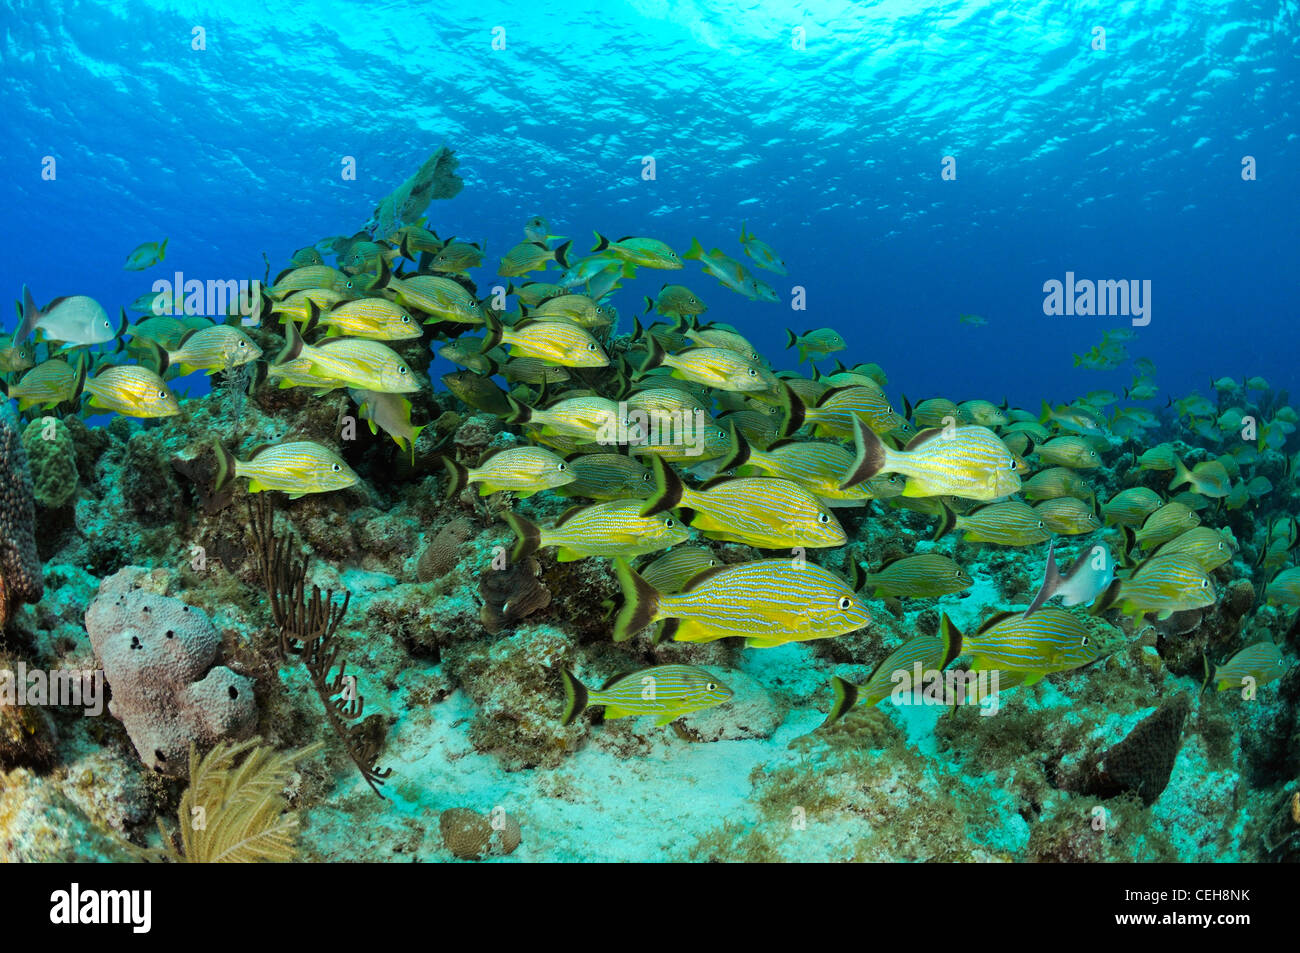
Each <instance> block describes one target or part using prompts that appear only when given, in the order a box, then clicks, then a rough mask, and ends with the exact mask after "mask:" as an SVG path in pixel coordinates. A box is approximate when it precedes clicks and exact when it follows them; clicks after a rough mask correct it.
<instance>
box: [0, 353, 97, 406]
mask: <svg viewBox="0 0 1300 953" xmlns="http://www.w3.org/2000/svg"><path fill="white" fill-rule="evenodd" d="M83 366H84V358H82V357H80V356H79V357H78V358H77V365H76V366H75V367H74V366H73V365H72V364H69V363H68V362H67V361H65V360H63V359H62V358H57V357H56V358H51V359H50V360H48V361H42V362H41V363H40V364H37V365H36V366H35V367H33V368H32V369H31V370H30V371H28V372H27V373H26V374H24V375H23V376H22V378H20V379H19V381H18V383H16V384H9V385H6V384H5V383H4V381H3V380H0V390H4V391H5V393H7V394H8V396H9V398H10V399H11V400H16V401H18V409H19V410H26V409H27V408H28V407H40V408H42V409H49V408H52V407H57V406H58V405H59V404H61V403H63V402H64V401H68V400H72V399H73V398H74V397H76V396H77V394H78V393H79V392H80V390H81V386H82V374H83V373H84V371H83V370H82V369H81V368H83Z"/></svg>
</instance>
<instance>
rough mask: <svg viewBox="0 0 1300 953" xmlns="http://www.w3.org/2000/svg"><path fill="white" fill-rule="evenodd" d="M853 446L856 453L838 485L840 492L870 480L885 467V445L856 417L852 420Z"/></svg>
mask: <svg viewBox="0 0 1300 953" xmlns="http://www.w3.org/2000/svg"><path fill="white" fill-rule="evenodd" d="M853 445H854V446H855V447H856V448H857V451H858V452H857V455H856V456H854V458H853V463H852V465H851V466H850V467H849V472H848V473H847V474H846V475H845V477H844V482H843V483H841V484H840V489H841V490H847V489H849V487H853V486H857V485H858V484H859V483H863V482H865V481H867V480H870V479H871V478H872V477H873V476H875V475H876V474H877V473H879V472H880V471H881V470H882V469H883V468H884V466H885V445H884V444H883V443H881V442H880V438H879V437H878V436H876V432H875V431H874V430H872V429H871V428H869V427H867V426H865V425H864V424H863V423H862V421H861V420H860V419H858V418H856V417H855V418H854V419H853Z"/></svg>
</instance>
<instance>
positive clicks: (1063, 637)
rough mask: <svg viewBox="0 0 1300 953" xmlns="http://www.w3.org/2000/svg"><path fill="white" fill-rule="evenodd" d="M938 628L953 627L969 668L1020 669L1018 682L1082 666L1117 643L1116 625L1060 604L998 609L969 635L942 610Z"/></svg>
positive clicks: (1119, 636)
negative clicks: (1029, 610) (1026, 610)
mask: <svg viewBox="0 0 1300 953" xmlns="http://www.w3.org/2000/svg"><path fill="white" fill-rule="evenodd" d="M941 628H944V629H946V628H952V629H953V630H954V633H955V634H954V635H953V636H952V638H953V640H954V641H958V642H959V643H960V644H961V646H962V650H961V652H962V654H963V655H970V656H971V657H972V659H973V662H972V664H971V671H972V672H980V671H990V670H1006V671H1009V672H1017V673H1023V674H1024V675H1025V678H1024V681H1023V682H1021V684H1024V685H1032V684H1034V683H1035V682H1037V681H1038V680H1039V679H1041V678H1042V677H1043V676H1044V675H1050V674H1052V673H1053V672H1066V671H1069V670H1071V669H1075V668H1082V667H1083V666H1085V665H1089V664H1091V663H1092V662H1095V661H1096V660H1097V659H1099V658H1101V657H1102V656H1104V655H1109V654H1110V653H1112V652H1114V651H1116V650H1117V649H1119V648H1120V646H1121V645H1122V644H1123V633H1121V632H1120V631H1119V630H1117V629H1114V628H1112V627H1110V626H1099V625H1097V624H1095V623H1093V624H1089V621H1088V620H1087V619H1086V617H1083V616H1080V615H1077V614H1075V613H1073V612H1070V611H1068V610H1066V609H1050V608H1048V609H1039V610H1038V611H1037V612H1035V613H1034V614H1033V615H1031V616H1029V617H1028V618H1025V617H1024V616H1022V615H1021V614H1020V613H1019V612H1016V611H1010V612H999V613H997V614H995V615H993V616H990V617H989V618H988V619H986V620H985V621H984V623H983V624H982V625H981V626H980V627H979V629H978V630H976V632H975V633H974V634H973V635H970V636H963V635H962V634H961V633H960V631H958V630H956V627H955V626H953V625H952V621H951V620H950V619H949V618H948V617H947V616H946V615H945V616H944V617H943V620H942V623H941Z"/></svg>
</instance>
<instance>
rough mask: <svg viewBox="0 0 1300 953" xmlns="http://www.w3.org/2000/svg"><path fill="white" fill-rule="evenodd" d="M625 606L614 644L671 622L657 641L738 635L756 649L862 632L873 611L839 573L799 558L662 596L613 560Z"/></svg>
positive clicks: (761, 564) (711, 574)
mask: <svg viewBox="0 0 1300 953" xmlns="http://www.w3.org/2000/svg"><path fill="white" fill-rule="evenodd" d="M614 566H615V572H616V573H617V575H618V581H619V585H620V586H621V587H622V589H623V597H624V603H623V608H622V610H621V611H620V612H619V614H618V618H617V619H616V621H615V623H614V640H615V641H617V642H622V641H625V640H627V639H630V638H631V637H632V636H633V635H635V634H636V633H637V632H640V631H641V630H642V629H644V628H646V627H647V626H649V625H651V624H653V623H655V622H658V621H660V620H666V624H665V625H664V627H663V629H662V630H661V632H660V633H659V635H658V636H657V638H656V641H658V640H659V639H662V638H667V637H671V638H673V639H675V640H676V641H678V642H712V641H714V640H715V639H725V638H729V637H732V636H738V637H741V638H744V639H745V640H746V644H747V645H748V646H749V647H750V648H772V647H773V646H777V645H784V644H785V643H787V642H806V641H809V640H811V639H829V638H833V637H834V636H837V635H843V634H844V633H846V632H852V631H854V630H855V629H860V628H862V627H863V626H864V625H866V624H867V622H868V620H869V619H870V613H869V612H868V611H867V606H866V604H865V603H864V602H863V601H862V599H861V598H860V597H859V596H858V594H857V593H856V592H854V591H853V589H852V588H851V587H850V586H849V584H848V583H847V582H846V581H845V580H844V578H843V577H842V576H840V575H838V574H837V573H833V572H830V571H829V570H826V569H822V568H821V567H820V566H818V565H816V564H815V563H810V562H806V561H804V560H798V559H760V560H757V561H756V562H749V563H736V564H732V565H728V566H718V567H716V568H714V569H710V570H707V571H706V572H703V573H700V574H699V575H698V576H696V577H695V578H694V579H692V580H691V581H690V582H689V583H688V584H687V586H686V589H685V590H684V591H683V592H681V593H678V594H676V595H671V594H668V593H665V592H660V591H659V590H657V589H655V588H654V587H653V586H651V585H650V584H649V583H647V582H646V581H645V580H644V579H642V578H641V576H639V575H638V574H637V573H636V572H635V571H634V570H633V569H632V567H631V566H629V565H628V564H627V562H626V561H624V560H622V559H618V560H615V561H614Z"/></svg>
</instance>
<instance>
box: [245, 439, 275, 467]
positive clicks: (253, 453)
mask: <svg viewBox="0 0 1300 953" xmlns="http://www.w3.org/2000/svg"><path fill="white" fill-rule="evenodd" d="M271 447H272V444H269V443H259V444H258V445H257V446H256V447H254V448H253V449H252V450H250V451H248V460H249V462H250V463H251V462H252V461H253V460H255V459H257V455H258V454H260V453H265V452H266V451H268V450H270V449H271Z"/></svg>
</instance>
